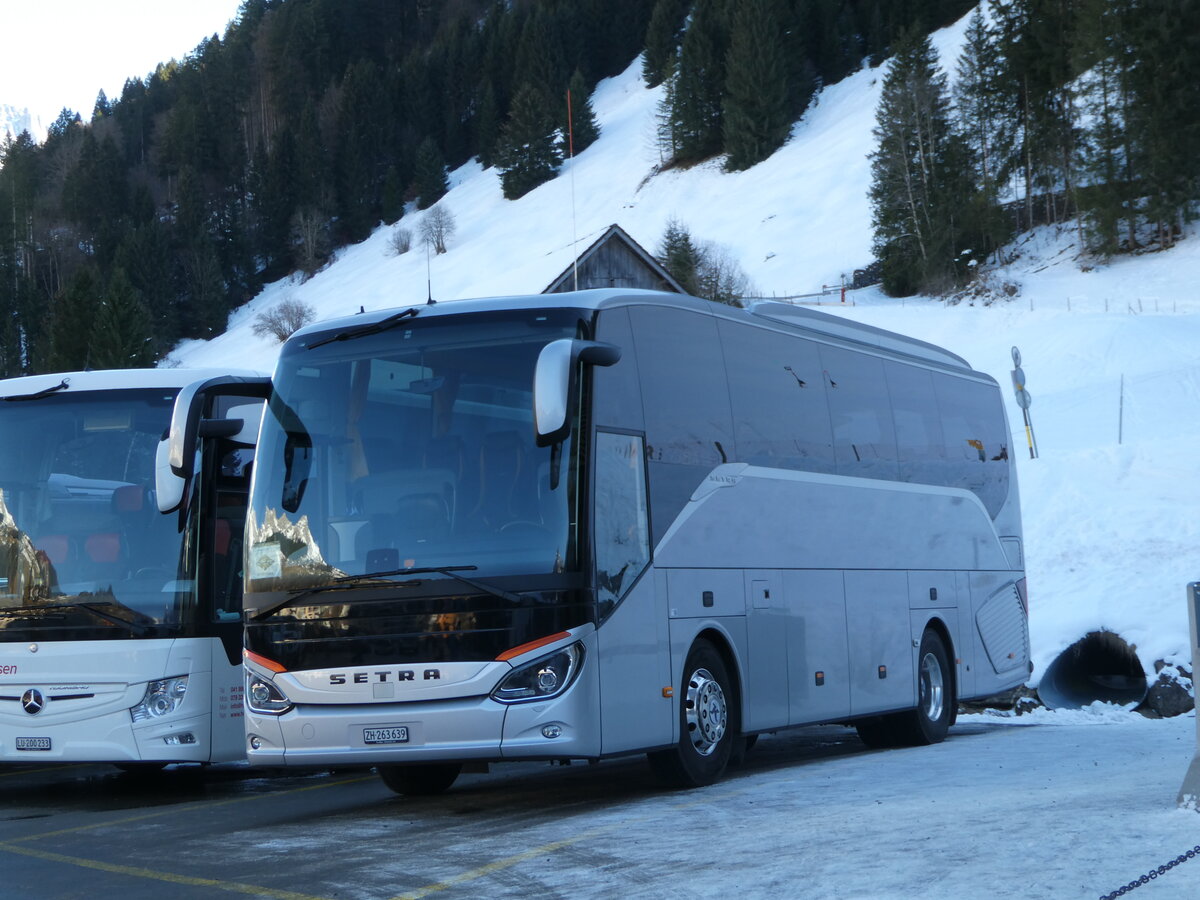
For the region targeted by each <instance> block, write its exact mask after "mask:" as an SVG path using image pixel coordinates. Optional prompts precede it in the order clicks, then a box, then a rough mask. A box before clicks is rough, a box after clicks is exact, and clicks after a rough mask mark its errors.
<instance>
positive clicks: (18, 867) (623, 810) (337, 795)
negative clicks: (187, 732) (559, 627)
mask: <svg viewBox="0 0 1200 900" xmlns="http://www.w3.org/2000/svg"><path fill="white" fill-rule="evenodd" d="M785 744H786V747H785V746H784V745H785ZM862 752H866V751H865V749H864V747H863V745H862V744H861V743H860V742H859V741H858V740H857V738H855V737H854V735H853V732H850V731H847V730H834V733H833V736H832V739H831V735H830V733H829V729H809V730H808V731H807V732H796V733H793V734H792V735H789V736H788V737H787V738H784V739H775V741H774V743H771V742H769V741H767V740H764V741H763V742H760V749H759V750H756V751H755V753H754V754H752V755H751V758H750V759H749V760H748V761H747V763H746V764H745V765H744V766H743V768H742V769H739V770H732V771H731V772H730V775H729V776H728V777H727V779H726V781H725V782H722V785H719V786H718V788H721V789H723V790H725V791H728V790H730V787H729V785H736V783H737V780H738V778H739V777H740V776H744V775H746V774H750V773H753V772H758V773H763V772H768V771H770V769H771V768H772V767H774V766H777V765H783V766H787V765H795V764H797V763H798V762H799V761H802V760H803V759H805V758H808V759H819V758H821V757H824V756H836V755H842V754H845V753H862ZM714 802H718V801H717V800H715V799H714V798H713V796H712V794H711V793H710V792H708V791H698V792H671V791H664V790H662V789H661V788H659V787H658V785H657V784H656V782H655V781H654V780H653V778H652V776H651V774H650V772H649V769H648V767H647V766H646V764H645V761H644V758H643V757H633V758H629V759H622V760H614V761H607V762H603V763H600V764H596V765H586V764H579V763H577V764H575V765H572V766H550V765H547V764H545V763H513V764H506V765H499V766H494V767H493V768H492V771H491V772H490V773H487V774H464V775H463V776H461V777H460V779H459V780H458V782H456V784H455V785H454V787H453V788H452V789H451V790H450V791H449V792H448V793H446V794H444V795H442V796H440V797H432V798H405V797H399V796H397V795H395V794H393V793H392V792H391V791H390V790H388V789H387V788H386V787H385V786H384V785H383V783H382V782H381V781H380V780H379V779H378V777H377V776H375V775H374V774H373V773H372V772H370V771H345V772H338V771H334V772H328V771H321V772H303V773H287V772H281V773H266V774H264V773H261V772H258V771H255V770H252V769H250V768H248V767H245V766H237V765H226V766H212V767H209V768H207V769H203V770H201V769H199V768H196V767H192V768H188V767H175V768H171V769H168V770H167V771H165V772H162V773H158V774H156V775H131V774H127V773H123V772H120V771H118V770H116V769H114V768H112V767H110V766H104V765H62V766H36V765H30V766H20V767H18V766H9V767H0V872H2V873H3V874H2V875H0V897H3V898H4V900H46V898H56V900H66V898H85V897H86V898H95V897H120V898H122V900H138V898H161V897H173V898H174V897H179V898H201V897H204V898H207V897H217V896H230V895H242V896H252V897H268V898H279V900H316V898H364V900H366V898H370V900H376V898H387V900H391V898H416V897H426V896H434V895H436V896H441V897H479V896H489V897H497V896H512V897H517V896H520V897H525V896H529V895H536V896H538V897H568V896H570V897H578V896H580V895H590V896H604V895H606V894H609V895H612V894H613V892H614V891H615V893H621V891H620V890H619V889H617V886H618V885H620V884H621V882H622V881H623V880H625V879H626V878H629V877H630V875H629V873H628V872H625V873H623V872H622V866H621V860H620V859H619V857H618V856H615V855H613V854H610V853H607V852H604V851H602V850H601V849H600V847H601V845H603V844H605V843H606V841H603V840H600V841H597V840H593V838H597V837H599V836H600V835H604V834H606V833H609V834H611V833H613V832H620V831H623V830H625V829H627V828H632V829H636V828H637V827H638V823H639V822H643V823H644V822H646V821H648V820H647V816H650V817H652V818H654V819H655V820H656V821H657V820H658V819H659V817H660V816H662V815H663V814H664V813H667V814H668V816H671V815H672V813H671V809H672V808H677V821H678V825H679V827H680V828H681V829H682V828H686V827H687V821H688V810H689V809H691V808H693V807H696V806H700V807H703V806H705V805H707V804H710V803H714ZM581 875H582V877H583V879H584V880H583V881H582V882H581V881H580V878H581ZM648 875H649V877H650V879H651V880H650V881H649V882H647V881H646V880H645V879H646V877H647V876H648ZM694 875H695V873H694V872H691V873H689V871H687V870H686V867H685V868H684V869H678V870H677V869H676V868H675V867H673V866H671V865H669V864H666V865H664V867H663V868H662V870H661V871H660V872H658V873H647V872H645V871H643V872H642V873H641V874H640V875H639V876H638V880H637V883H636V884H629V885H626V887H627V888H636V887H637V886H638V885H640V887H641V888H642V889H645V890H650V891H651V892H652V893H660V894H663V895H665V894H670V893H675V891H676V890H678V892H679V893H684V892H685V887H684V885H685V883H686V880H687V879H688V878H689V877H690V876H694ZM672 885H674V887H672Z"/></svg>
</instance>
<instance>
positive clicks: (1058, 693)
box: [1037, 631, 1148, 709]
mask: <svg viewBox="0 0 1200 900" xmlns="http://www.w3.org/2000/svg"><path fill="white" fill-rule="evenodd" d="M1147 690H1148V685H1147V683H1146V673H1145V671H1144V670H1143V669H1142V664H1141V663H1140V662H1139V661H1138V658H1137V654H1136V653H1134V652H1133V648H1132V647H1130V646H1129V644H1127V643H1126V642H1125V640H1124V639H1123V638H1122V637H1121V636H1120V635H1119V634H1114V633H1113V632H1111V631H1093V632H1091V633H1090V634H1086V635H1084V636H1083V637H1082V638H1080V639H1079V640H1077V641H1076V642H1075V643H1073V644H1072V645H1071V646H1070V647H1068V648H1067V649H1066V650H1064V651H1063V652H1062V653H1060V654H1058V656H1056V657H1055V658H1054V661H1053V662H1052V663H1050V665H1049V666H1048V667H1047V668H1046V671H1045V672H1044V673H1043V674H1042V679H1041V682H1040V683H1039V684H1038V687H1037V692H1038V697H1039V698H1040V699H1041V701H1042V703H1044V704H1045V705H1046V706H1048V707H1050V708H1051V709H1081V708H1082V707H1085V706H1088V705H1090V704H1092V703H1094V702H1095V701H1097V700H1099V701H1101V702H1102V703H1116V704H1119V705H1121V706H1130V705H1132V706H1136V705H1137V704H1139V703H1141V702H1142V701H1143V700H1144V699H1146V691H1147Z"/></svg>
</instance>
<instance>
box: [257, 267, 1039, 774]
mask: <svg viewBox="0 0 1200 900" xmlns="http://www.w3.org/2000/svg"><path fill="white" fill-rule="evenodd" d="M1009 437H1010V432H1009V428H1008V425H1007V420H1006V418H1005V412H1004V409H1003V406H1002V404H1001V398H1000V392H999V388H998V387H997V385H996V383H995V381H994V380H993V379H992V378H990V377H988V376H987V375H984V374H982V373H980V372H977V371H974V370H972V369H971V367H970V366H969V365H968V364H967V363H966V362H964V361H963V360H962V359H960V358H959V357H957V356H955V355H954V354H952V353H949V352H947V351H945V350H942V349H939V348H937V347H934V346H932V345H929V344H926V343H923V342H920V341H916V340H911V339H909V338H906V337H901V336H899V335H895V334H891V333H888V332H884V331H881V330H879V329H875V328H870V327H867V326H862V325H856V324H853V323H851V322H848V321H846V320H844V319H840V318H836V317H832V316H826V315H822V314H819V313H816V312H812V311H808V310H804V309H799V308H794V307H791V306H788V305H784V304H778V303H760V304H756V305H754V306H752V307H750V308H749V309H748V310H741V309H734V308H731V307H727V306H718V305H713V304H709V303H707V302H705V301H701V300H696V299H694V298H690V297H683V296H680V295H674V294H660V293H654V292H638V291H612V290H608V291H586V292H580V293H576V294H551V295H546V296H531V297H517V298H500V299H487V300H473V301H468V300H462V301H457V302H449V303H440V304H437V305H435V306H419V307H414V308H412V309H406V310H401V311H395V312H386V313H374V314H369V315H359V316H357V317H354V318H350V319H343V320H337V321H332V322H326V323H322V324H320V325H314V326H310V327H308V328H306V329H305V330H303V331H301V332H298V333H297V334H296V335H294V336H293V337H292V338H291V339H290V340H289V341H288V342H287V343H286V345H285V346H284V348H283V351H282V355H281V357H280V360H279V363H278V367H277V370H276V373H275V376H274V379H273V388H272V396H271V400H270V403H269V411H268V413H267V414H266V416H265V417H264V422H263V431H262V434H261V438H260V444H259V456H258V459H259V462H258V468H257V471H256V473H255V477H254V483H253V487H252V491H251V501H250V512H249V517H248V522H247V535H246V541H247V562H246V593H245V605H246V631H245V639H246V670H247V698H246V699H247V718H246V726H247V740H248V756H249V759H250V761H251V763H252V764H265V765H274V766H278V765H284V766H287V765H305V766H307V765H326V764H336V765H350V764H363V765H374V766H376V767H378V770H379V772H380V774H381V775H382V776H383V779H384V781H385V782H386V783H387V784H388V785H389V786H390V787H392V788H393V789H394V790H396V791H398V792H400V793H409V794H416V793H433V792H437V791H440V790H444V789H445V788H446V787H448V786H449V785H450V784H451V783H452V782H453V781H454V779H455V777H456V776H457V775H458V773H459V772H460V770H461V768H462V767H463V766H464V765H470V766H472V767H473V768H474V767H479V766H481V764H487V763H490V762H495V761H501V760H529V759H563V760H567V759H587V760H594V759H601V758H606V757H613V756H619V755H623V754H632V753H641V752H646V753H648V754H649V758H650V760H651V764H652V766H653V768H654V769H655V771H656V772H657V773H658V774H659V775H660V776H662V777H663V778H664V779H665V780H667V781H668V782H670V783H674V784H678V785H685V786H686V785H701V784H707V783H710V782H712V781H714V780H715V779H717V778H718V777H719V776H720V775H721V774H722V772H723V770H724V769H725V767H726V764H727V763H728V762H729V760H730V759H731V757H732V758H734V759H737V758H739V757H740V755H741V754H742V753H743V752H744V751H745V750H746V749H747V748H748V746H749V744H751V743H752V742H753V740H754V737H755V736H756V735H758V734H760V733H763V732H771V731H776V730H779V729H783V728H787V727H789V726H797V725H804V724H812V723H830V722H853V723H854V724H855V725H856V726H857V728H858V731H859V733H860V734H861V736H862V738H863V739H864V740H865V741H866V742H867V743H869V744H872V745H879V746H883V745H890V744H901V743H918V744H919V743H932V742H936V741H940V740H942V738H943V737H944V736H945V734H946V732H947V729H948V727H949V726H950V724H951V723H952V722H953V720H954V717H955V713H956V709H957V704H958V701H959V700H961V699H966V698H976V697H982V696H986V695H991V694H995V693H998V692H1000V691H1002V690H1004V689H1007V688H1011V687H1013V686H1015V685H1017V684H1020V683H1021V682H1022V681H1023V680H1024V679H1025V678H1026V677H1027V675H1028V674H1029V671H1030V669H1029V646H1028V628H1027V612H1026V601H1025V593H1024V592H1025V583H1024V573H1023V563H1022V543H1021V527H1020V511H1019V504H1018V498H1017V489H1016V480H1015V477H1014V475H1015V473H1014V469H1013V461H1012V458H1011V456H1012V454H1011V453H1010V448H1009Z"/></svg>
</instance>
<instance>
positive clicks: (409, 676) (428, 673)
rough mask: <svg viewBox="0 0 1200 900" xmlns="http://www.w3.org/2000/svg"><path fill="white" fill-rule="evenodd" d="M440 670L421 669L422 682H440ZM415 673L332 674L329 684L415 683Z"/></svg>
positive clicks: (401, 671) (410, 670)
mask: <svg viewBox="0 0 1200 900" xmlns="http://www.w3.org/2000/svg"><path fill="white" fill-rule="evenodd" d="M441 679H442V670H441V669H423V670H422V671H421V680H422V681H441ZM416 680H417V673H416V671H415V670H414V669H398V670H396V671H391V670H388V669H385V670H378V671H375V672H332V673H330V675H329V683H330V684H331V685H340V684H349V683H353V684H370V683H375V684H387V683H389V682H394V681H416Z"/></svg>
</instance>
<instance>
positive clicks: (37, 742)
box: [16, 737, 50, 750]
mask: <svg viewBox="0 0 1200 900" xmlns="http://www.w3.org/2000/svg"><path fill="white" fill-rule="evenodd" d="M16 748H17V749H18V750H49V749H50V738H48V737H19V738H17V739H16Z"/></svg>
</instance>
